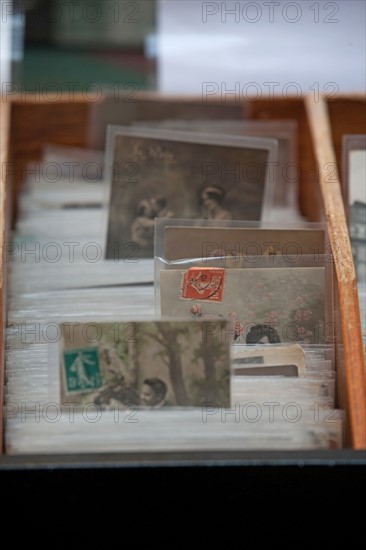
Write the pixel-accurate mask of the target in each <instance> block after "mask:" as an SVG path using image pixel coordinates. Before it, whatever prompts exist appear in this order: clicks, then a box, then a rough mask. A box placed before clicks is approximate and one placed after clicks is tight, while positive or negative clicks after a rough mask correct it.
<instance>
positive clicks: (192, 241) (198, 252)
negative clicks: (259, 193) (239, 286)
mask: <svg viewBox="0 0 366 550" xmlns="http://www.w3.org/2000/svg"><path fill="white" fill-rule="evenodd" d="M177 221H178V222H179V220H177ZM163 238H164V244H163V257H164V258H165V259H166V260H168V261H171V260H181V259H189V258H202V259H205V258H210V257H214V256H218V257H222V258H225V257H235V258H237V259H238V260H239V259H243V258H246V257H253V256H258V255H263V256H266V255H267V256H288V257H289V256H297V257H298V256H302V255H305V254H307V255H312V256H318V255H321V254H324V251H325V231H324V229H258V228H251V227H241V228H238V227H222V226H221V227H202V226H201V227H191V226H179V225H178V224H177V226H171V225H170V224H169V225H167V226H166V227H165V230H164V233H163Z"/></svg>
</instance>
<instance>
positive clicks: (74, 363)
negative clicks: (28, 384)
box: [58, 320, 231, 409]
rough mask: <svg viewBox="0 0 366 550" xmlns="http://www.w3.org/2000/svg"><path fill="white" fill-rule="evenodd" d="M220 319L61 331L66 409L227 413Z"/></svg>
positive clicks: (226, 346) (226, 349)
mask: <svg viewBox="0 0 366 550" xmlns="http://www.w3.org/2000/svg"><path fill="white" fill-rule="evenodd" d="M226 331H227V323H226V322H225V321H223V320H218V321H216V320H210V321H205V320H193V321H192V320H189V321H166V322H165V321H151V322H150V321H149V322H148V321H145V322H123V323H122V322H120V323H90V324H81V323H73V324H62V325H61V333H62V341H61V349H60V356H59V369H60V370H59V376H58V379H59V383H60V388H59V399H60V400H61V401H60V402H61V404H63V405H66V404H67V403H73V404H78V405H85V404H88V403H93V404H94V405H96V406H97V407H100V408H101V409H110V408H116V407H121V408H122V407H125V408H129V407H132V408H134V409H139V408H141V409H158V408H161V407H187V406H189V407H200V406H201V405H202V404H204V403H215V404H216V405H217V406H225V407H226V406H230V369H231V365H230V338H229V337H228V335H227V333H226Z"/></svg>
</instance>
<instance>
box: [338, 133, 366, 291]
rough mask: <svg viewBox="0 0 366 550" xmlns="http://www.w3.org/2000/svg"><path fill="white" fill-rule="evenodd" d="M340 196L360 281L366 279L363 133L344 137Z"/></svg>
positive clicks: (365, 143)
mask: <svg viewBox="0 0 366 550" xmlns="http://www.w3.org/2000/svg"><path fill="white" fill-rule="evenodd" d="M343 196H344V201H345V207H346V211H347V213H348V224H349V233H350V239H351V245H352V252H353V260H354V262H355V267H356V272H357V278H358V281H359V282H361V281H365V280H366V135H349V136H343Z"/></svg>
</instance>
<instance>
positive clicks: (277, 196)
mask: <svg viewBox="0 0 366 550" xmlns="http://www.w3.org/2000/svg"><path fill="white" fill-rule="evenodd" d="M134 125H137V126H140V127H145V128H146V127H147V128H151V127H155V128H166V129H170V130H179V131H185V132H197V133H201V134H216V135H234V136H235V135H237V136H251V137H253V136H257V137H267V138H273V139H276V140H277V141H278V162H277V163H276V165H275V166H274V174H275V180H276V185H275V191H274V204H275V205H279V206H284V205H286V204H290V205H293V203H294V202H295V201H296V191H297V179H298V177H297V176H298V175H297V166H296V164H295V163H296V147H297V122H296V121H295V120H218V119H217V118H216V120H213V119H211V120H198V119H196V120H162V121H151V120H146V121H138V122H135V123H134Z"/></svg>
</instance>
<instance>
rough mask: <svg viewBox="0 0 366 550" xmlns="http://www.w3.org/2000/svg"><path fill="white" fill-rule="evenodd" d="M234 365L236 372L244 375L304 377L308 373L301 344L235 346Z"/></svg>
mask: <svg viewBox="0 0 366 550" xmlns="http://www.w3.org/2000/svg"><path fill="white" fill-rule="evenodd" d="M253 348H254V349H253ZM232 365H233V367H234V373H235V374H236V375H242V376H299V377H302V376H304V375H305V374H306V362H305V352H304V350H303V348H302V347H301V346H299V344H290V345H281V344H277V345H276V344H273V345H272V346H270V347H268V346H267V345H266V344H260V345H258V344H257V345H255V346H240V345H238V346H234V350H233V356H232Z"/></svg>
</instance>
